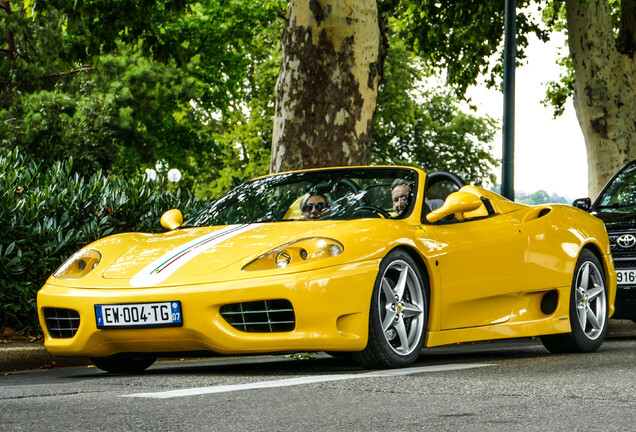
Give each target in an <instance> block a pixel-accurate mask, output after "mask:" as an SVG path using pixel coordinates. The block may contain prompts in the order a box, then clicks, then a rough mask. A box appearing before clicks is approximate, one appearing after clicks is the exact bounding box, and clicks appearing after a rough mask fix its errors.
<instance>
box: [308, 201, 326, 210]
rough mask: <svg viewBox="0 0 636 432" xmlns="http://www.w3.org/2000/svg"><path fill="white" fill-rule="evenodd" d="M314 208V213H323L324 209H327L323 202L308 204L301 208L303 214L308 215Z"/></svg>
mask: <svg viewBox="0 0 636 432" xmlns="http://www.w3.org/2000/svg"><path fill="white" fill-rule="evenodd" d="M314 207H315V208H316V211H319V212H321V211H323V210H324V209H326V208H327V204H325V203H324V202H317V203H309V204H305V205H304V206H303V212H305V213H310V212H311V211H312V210H313V208H314Z"/></svg>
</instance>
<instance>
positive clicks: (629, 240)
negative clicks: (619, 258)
mask: <svg viewBox="0 0 636 432" xmlns="http://www.w3.org/2000/svg"><path fill="white" fill-rule="evenodd" d="M635 244H636V237H634V236H633V235H632V234H623V235H622V236H620V237H619V238H617V239H616V245H617V246H618V247H621V248H623V249H629V248H631V247H632V246H634V245H635Z"/></svg>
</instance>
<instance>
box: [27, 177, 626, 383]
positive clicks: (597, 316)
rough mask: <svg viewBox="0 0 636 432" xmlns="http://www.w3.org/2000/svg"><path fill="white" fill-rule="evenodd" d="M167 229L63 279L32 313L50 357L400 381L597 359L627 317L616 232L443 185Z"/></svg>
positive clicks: (125, 242) (71, 265) (314, 196)
mask: <svg viewBox="0 0 636 432" xmlns="http://www.w3.org/2000/svg"><path fill="white" fill-rule="evenodd" d="M161 223H162V225H163V226H164V227H165V228H167V229H168V230H169V231H168V232H166V233H163V234H143V233H128V234H118V235H113V236H110V237H106V238H103V239H101V240H99V241H97V242H94V243H92V244H90V245H88V246H86V247H85V248H84V249H82V250H80V251H79V252H77V253H76V254H74V255H73V256H72V257H70V258H69V259H68V260H67V261H66V262H65V263H64V264H63V265H62V266H61V267H60V268H59V269H58V270H57V271H56V272H55V273H54V274H53V275H52V276H51V278H50V279H49V280H48V281H47V283H46V285H45V286H44V287H43V288H42V289H41V290H40V291H39V293H38V299H37V301H38V313H39V318H40V323H41V326H42V329H43V331H44V335H45V346H46V348H47V349H48V350H49V352H50V353H52V354H56V355H63V356H81V357H90V358H91V359H92V361H93V362H94V363H95V365H96V366H97V367H99V368H101V369H103V370H106V371H110V372H138V371H142V370H144V369H145V368H147V367H148V366H150V365H151V364H152V363H153V362H154V361H155V359H156V357H157V356H169V355H180V356H183V355H187V353H193V352H197V353H198V354H200V352H201V351H206V352H215V353H222V354H243V353H272V352H294V351H296V352H297V351H327V352H329V353H334V354H346V355H351V356H353V357H354V358H355V359H356V360H357V361H358V362H359V363H360V364H362V365H364V366H366V367H370V368H385V367H401V366H406V365H408V364H410V363H412V362H414V361H415V360H416V358H417V357H418V356H419V355H420V352H421V349H422V347H423V346H427V347H432V346H437V345H443V344H452V343H457V342H468V341H477V340H489V339H498V338H512V337H527V336H540V337H541V340H542V342H543V344H544V345H545V346H546V348H547V349H548V350H550V351H551V352H591V351H594V350H596V349H597V348H598V347H599V346H600V345H601V343H602V341H603V339H604V337H605V334H606V331H607V320H608V318H609V317H610V316H611V314H612V313H613V311H614V297H615V293H616V273H615V270H614V265H613V262H612V257H611V254H610V246H609V243H608V237H607V232H606V231H605V226H604V224H603V222H601V221H600V220H599V219H597V218H595V217H593V216H590V215H589V214H587V213H586V212H584V211H582V210H579V209H577V208H574V207H570V206H565V205H552V204H546V205H539V206H525V205H521V204H516V203H514V202H511V201H509V200H507V199H505V198H503V197H501V196H499V195H497V194H495V193H493V192H490V191H488V190H485V189H482V188H479V187H475V186H468V185H465V184H464V182H463V181H462V180H461V179H460V178H459V177H458V176H457V175H454V174H452V173H448V172H436V173H432V174H429V175H427V174H425V173H424V172H422V171H421V170H419V169H416V168H409V167H353V168H328V169H316V170H306V171H297V172H289V173H282V174H276V175H271V176H266V177H261V178H257V179H255V180H252V181H249V182H247V183H245V184H243V185H241V186H239V187H237V188H236V189H233V190H231V191H230V192H228V193H227V194H225V195H223V196H222V197H221V198H219V199H218V200H216V201H214V202H213V203H211V204H210V205H209V207H208V208H206V209H205V210H204V211H202V212H201V213H200V214H198V215H196V216H195V217H193V218H192V219H190V220H188V221H186V222H185V223H184V222H183V220H182V216H181V213H180V212H179V211H178V210H176V209H175V210H170V211H168V212H167V213H166V214H164V216H163V217H162V220H161Z"/></svg>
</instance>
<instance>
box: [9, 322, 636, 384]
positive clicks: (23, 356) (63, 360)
mask: <svg viewBox="0 0 636 432" xmlns="http://www.w3.org/2000/svg"><path fill="white" fill-rule="evenodd" d="M625 336H630V337H636V323H634V322H633V321H630V320H610V321H609V326H608V331H607V337H608V338H609V339H612V338H620V337H625ZM90 364H91V362H90V360H89V359H88V358H83V357H59V356H54V355H52V354H49V353H48V351H46V348H44V342H42V341H37V342H8V343H0V373H4V374H7V373H11V372H18V371H25V370H30V369H49V368H58V367H71V366H88V365H90Z"/></svg>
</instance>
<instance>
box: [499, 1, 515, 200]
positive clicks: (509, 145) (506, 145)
mask: <svg viewBox="0 0 636 432" xmlns="http://www.w3.org/2000/svg"><path fill="white" fill-rule="evenodd" d="M505 15H506V17H505V21H504V33H505V40H504V80H503V96H504V98H503V99H504V101H503V131H502V133H503V152H502V159H503V160H502V163H501V194H502V195H503V196H505V197H506V198H508V199H510V200H512V201H514V199H515V171H514V164H515V67H516V60H517V0H506V9H505Z"/></svg>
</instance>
